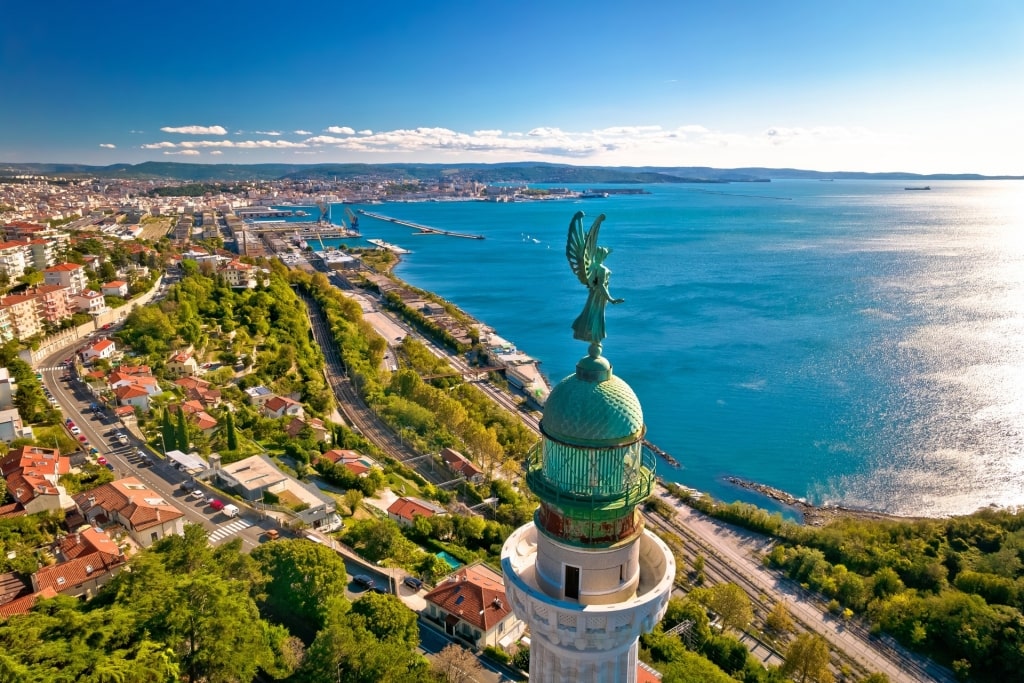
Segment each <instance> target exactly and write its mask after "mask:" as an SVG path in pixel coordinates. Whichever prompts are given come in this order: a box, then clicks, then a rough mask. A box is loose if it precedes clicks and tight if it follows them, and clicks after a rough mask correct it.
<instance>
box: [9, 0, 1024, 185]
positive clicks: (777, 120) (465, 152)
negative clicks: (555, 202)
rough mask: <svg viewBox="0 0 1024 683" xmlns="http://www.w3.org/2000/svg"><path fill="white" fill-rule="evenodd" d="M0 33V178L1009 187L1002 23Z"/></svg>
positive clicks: (132, 9) (231, 12)
mask: <svg viewBox="0 0 1024 683" xmlns="http://www.w3.org/2000/svg"><path fill="white" fill-rule="evenodd" d="M43 11H44V10H43V9H42V8H40V7H35V6H17V7H12V8H10V9H8V10H7V20H6V21H5V22H4V23H3V27H0V46H2V47H0V92H5V93H7V94H8V96H9V97H8V98H7V99H8V102H7V104H6V106H4V107H3V108H0V162H8V163H21V162H68V163H88V164H110V163H120V162H125V163H138V162H141V161H147V160H161V161H189V162H202V163H266V162H281V163H302V164H307V163H308V164H314V163H333V162H360V163H398V162H425V163H468V162H474V163H476V162H486V163H497V162H507V161H540V162H554V163H569V164H577V165H588V166H649V165H650V166H713V167H720V168H730V167H744V166H764V167H775V168H806V169H813V170H819V171H868V172H886V171H907V172H915V173H982V174H989V175H999V174H1007V175H1021V174H1024V162H1022V161H1021V159H1022V158H1024V133H1022V132H1021V130H1020V129H1019V121H1018V120H1017V119H1018V117H1019V114H1018V112H1020V111H1021V110H1022V109H1024V95H1022V94H1021V89H1020V88H1019V85H1018V84H1019V83H1020V82H1021V80H1022V76H1024V51H1021V50H1020V48H1019V37H1020V35H1022V30H1021V29H1022V28H1024V7H1022V6H1020V5H1019V4H1017V3H1012V2H1008V1H999V0H987V1H985V2H978V3H971V4H970V5H969V6H968V5H966V4H962V3H953V2H929V3H924V2H917V1H916V0H915V1H913V2H903V3H883V2H875V1H874V0H872V1H870V2H863V3H857V4H842V3H837V4H835V5H834V6H832V5H824V6H823V5H820V4H819V3H810V2H793V3H785V4H784V5H783V6H781V7H773V8H769V7H766V6H764V5H763V3H762V4H757V3H752V2H738V3H731V4H729V5H728V6H713V7H708V6H704V5H698V4H694V3H689V2H687V3H671V4H670V3H657V2H640V3H632V4H631V5H630V6H629V8H628V10H623V8H622V7H621V6H620V5H616V4H614V3H611V2H604V1H601V2H588V3H576V2H568V3H561V4H559V5H558V6H557V7H545V6H543V5H540V4H537V3H531V2H527V3H520V4H517V5H500V6H499V5H490V4H486V5H482V6H479V7H477V6H475V5H474V4H473V3H445V4H444V6H438V7H434V6H420V5H418V4H416V3H396V4H394V5H392V6H389V8H388V12H387V14H384V13H382V12H381V11H380V10H378V9H375V8H372V7H370V6H368V5H367V6H363V5H362V3H359V4H357V5H351V6H345V7H344V8H339V7H335V6H333V5H330V4H321V3H316V2H314V3H306V4H304V5H303V6H302V8H301V12H302V14H293V15H288V16H284V17H279V16H276V15H272V14H269V13H265V12H261V11H260V8H259V7H254V6H253V5H252V4H247V5H242V4H240V3H238V4H236V3H230V2H229V3H222V4H220V5H219V6H218V8H217V10H216V11H215V12H212V13H211V12H207V13H199V12H198V11H196V12H191V13H190V12H187V11H186V12H183V11H181V9H180V8H177V7H176V6H175V8H172V7H171V6H169V5H168V6H166V7H161V6H158V5H145V6H137V5H132V4H127V3H111V4H110V5H108V6H107V7H105V11H104V12H102V13H97V12H96V11H89V10H86V9H85V8H84V6H80V5H78V4H75V3H68V2H57V3H50V4H48V5H47V6H46V9H45V14H44V13H43Z"/></svg>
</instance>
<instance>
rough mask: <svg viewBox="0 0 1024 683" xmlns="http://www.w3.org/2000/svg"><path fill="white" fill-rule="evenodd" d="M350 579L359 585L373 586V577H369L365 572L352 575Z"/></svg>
mask: <svg viewBox="0 0 1024 683" xmlns="http://www.w3.org/2000/svg"><path fill="white" fill-rule="evenodd" d="M352 580H353V581H355V582H356V583H357V584H359V585H360V586H364V587H366V588H373V579H371V578H370V577H369V576H367V575H366V574H356V575H354V576H353V577H352Z"/></svg>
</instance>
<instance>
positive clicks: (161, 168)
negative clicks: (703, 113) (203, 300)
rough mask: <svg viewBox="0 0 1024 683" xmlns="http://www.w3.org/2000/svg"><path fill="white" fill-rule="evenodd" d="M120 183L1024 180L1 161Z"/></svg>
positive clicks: (17, 169) (522, 166)
mask: <svg viewBox="0 0 1024 683" xmlns="http://www.w3.org/2000/svg"><path fill="white" fill-rule="evenodd" d="M22 174H32V175H47V176H64V177H96V178H115V179H116V178H126V179H139V180H168V181H183V182H188V181H191V182H212V181H222V182H241V181H246V180H283V179H300V178H310V179H323V180H334V179H338V180H351V179H354V178H376V179H380V180H434V179H436V178H438V177H441V176H450V175H458V176H460V177H462V178H464V179H467V180H475V181H477V182H481V183H497V182H521V183H557V184H563V183H564V184H570V183H574V184H596V183H602V184H604V183H637V184H639V183H643V184H656V183H736V182H740V183H742V182H765V181H769V180H772V179H776V180H790V179H804V180H816V179H820V180H824V179H834V180H1024V176H984V175H979V174H976V173H933V174H926V175H925V174H918V173H904V172H898V171H894V172H890V173H864V172H859V171H808V170H803V169H795V168H756V167H755V168H732V169H723V168H710V167H707V166H640V167H632V166H614V167H608V166H570V165H567V164H549V163H538V162H516V163H502V164H188V163H177V162H169V161H146V162H143V163H141V164H134V165H133V164H113V165H111V166H88V165H85V164H4V163H0V179H2V178H3V176H5V175H7V176H10V175H22Z"/></svg>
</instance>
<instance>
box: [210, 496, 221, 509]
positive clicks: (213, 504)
mask: <svg viewBox="0 0 1024 683" xmlns="http://www.w3.org/2000/svg"><path fill="white" fill-rule="evenodd" d="M210 507H212V508H213V509H214V510H215V511H216V512H220V511H221V510H223V509H224V503H222V502H221V501H219V500H217V499H216V498H214V499H213V500H211V501H210Z"/></svg>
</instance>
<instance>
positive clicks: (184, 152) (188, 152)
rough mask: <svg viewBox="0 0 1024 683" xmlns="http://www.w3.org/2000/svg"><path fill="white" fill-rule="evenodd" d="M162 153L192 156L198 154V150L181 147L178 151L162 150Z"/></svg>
mask: <svg viewBox="0 0 1024 683" xmlns="http://www.w3.org/2000/svg"><path fill="white" fill-rule="evenodd" d="M164 154H167V155H169V156H171V155H175V154H180V155H182V156H186V157H194V156H199V151H198V150H195V149H183V150H181V151H180V152H164Z"/></svg>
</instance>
